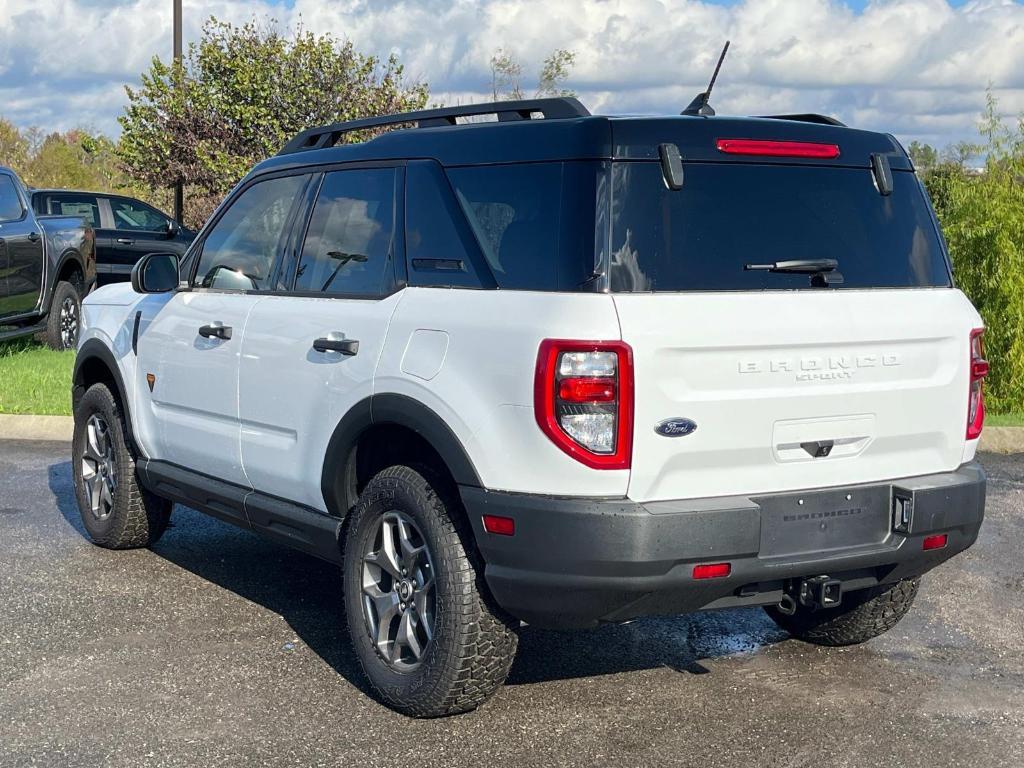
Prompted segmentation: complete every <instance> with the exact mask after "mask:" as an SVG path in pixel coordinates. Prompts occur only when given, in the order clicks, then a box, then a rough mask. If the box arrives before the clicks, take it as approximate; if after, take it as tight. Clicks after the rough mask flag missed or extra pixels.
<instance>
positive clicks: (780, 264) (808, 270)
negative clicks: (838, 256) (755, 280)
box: [743, 259, 839, 275]
mask: <svg viewBox="0 0 1024 768" xmlns="http://www.w3.org/2000/svg"><path fill="white" fill-rule="evenodd" d="M743 269H744V270H746V271H761V272H785V273H788V274H794V275H817V274H819V273H821V272H835V271H836V270H837V269H839V262H838V261H836V260H835V259H792V260H791V261H773V262H772V263H771V264H744V265H743Z"/></svg>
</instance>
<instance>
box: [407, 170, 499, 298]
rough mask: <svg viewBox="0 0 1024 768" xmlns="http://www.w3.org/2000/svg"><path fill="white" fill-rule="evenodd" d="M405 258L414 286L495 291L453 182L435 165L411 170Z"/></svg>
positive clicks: (408, 172)
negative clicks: (492, 289)
mask: <svg viewBox="0 0 1024 768" xmlns="http://www.w3.org/2000/svg"><path fill="white" fill-rule="evenodd" d="M405 255H406V261H407V262H408V265H409V284H410V285H416V286H440V287H445V288H484V287H487V288H493V287H494V280H493V278H492V277H491V276H490V274H489V272H490V271H489V270H488V269H487V266H486V265H485V264H483V263H482V257H481V255H480V249H479V248H478V247H477V245H476V242H475V240H474V239H473V234H472V233H471V232H470V231H469V229H468V227H467V226H466V223H465V216H464V215H463V213H462V210H461V209H460V208H459V204H458V202H457V201H456V200H455V196H454V195H453V194H452V190H451V186H450V185H449V184H448V179H447V178H446V177H445V175H444V171H443V170H442V169H441V167H440V165H438V164H437V163H436V162H434V161H433V160H413V161H410V162H409V164H408V165H407V166H406V170H405Z"/></svg>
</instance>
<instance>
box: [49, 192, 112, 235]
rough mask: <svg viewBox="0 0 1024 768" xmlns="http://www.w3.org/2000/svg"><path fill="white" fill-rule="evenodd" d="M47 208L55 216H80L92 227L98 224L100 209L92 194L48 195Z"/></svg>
mask: <svg viewBox="0 0 1024 768" xmlns="http://www.w3.org/2000/svg"><path fill="white" fill-rule="evenodd" d="M47 201H48V203H47V206H46V207H47V210H48V212H49V213H51V214H54V215H57V216H80V217H81V218H82V221H84V222H85V223H86V224H88V225H89V226H90V227H93V228H94V229H95V228H96V227H98V226H99V225H100V209H99V205H98V204H97V202H96V198H95V197H94V196H93V195H63V194H62V195H48V196H47Z"/></svg>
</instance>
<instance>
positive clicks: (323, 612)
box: [49, 462, 787, 695]
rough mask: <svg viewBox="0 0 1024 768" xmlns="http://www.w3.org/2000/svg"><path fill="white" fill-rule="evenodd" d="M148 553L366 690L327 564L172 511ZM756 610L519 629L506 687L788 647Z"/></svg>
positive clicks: (61, 467) (74, 520)
mask: <svg viewBox="0 0 1024 768" xmlns="http://www.w3.org/2000/svg"><path fill="white" fill-rule="evenodd" d="M70 472H71V468H70V464H69V463H68V462H64V463H61V464H55V465H53V466H51V467H50V473H49V474H50V488H51V490H52V491H53V494H54V497H55V499H56V502H57V505H58V508H59V509H60V512H61V514H62V515H63V516H64V518H65V519H66V520H67V521H68V523H69V524H70V525H71V526H72V527H73V528H75V530H77V531H78V532H79V533H80V534H81V535H82V536H83V537H85V536H86V533H85V529H84V528H83V527H82V521H81V518H80V516H79V512H78V506H77V504H76V502H75V500H74V497H73V493H72V492H70V485H71V484H70ZM151 551H152V552H153V554H155V555H158V556H159V557H161V558H163V559H165V560H167V561H168V562H170V563H173V564H174V565H176V566H178V567H179V568H183V569H185V570H187V571H189V572H191V573H193V574H195V575H196V576H198V577H200V578H202V579H205V580H206V581H209V582H211V583H213V584H216V585H217V586H219V587H221V588H223V589H226V590H228V591H230V592H232V593H234V594H236V595H239V596H240V597H243V598H245V599H246V600H249V601H251V602H253V603H256V604H258V605H261V606H263V607H264V608H266V609H267V610H268V611H271V612H273V613H275V614H277V615H279V616H281V617H282V618H283V619H284V620H285V621H286V622H287V623H288V625H289V626H290V627H291V629H292V630H293V631H294V633H295V635H296V637H297V638H298V639H299V640H300V641H301V642H303V643H304V644H306V645H307V646H308V647H309V648H310V649H311V650H312V651H314V652H315V653H316V654H317V655H318V656H320V658H322V659H323V660H324V661H325V662H326V663H327V664H329V665H330V666H331V667H332V668H333V669H334V670H335V671H336V672H337V673H338V674H340V675H342V676H343V677H344V678H345V679H346V680H348V681H349V682H350V683H351V684H352V685H354V686H355V687H357V688H358V689H359V690H361V691H362V692H364V693H367V694H368V695H371V692H370V689H369V685H368V683H367V681H366V679H365V677H364V676H363V673H362V670H361V669H360V667H359V663H358V661H357V659H356V657H355V655H354V653H353V652H352V651H351V650H350V648H349V643H348V636H347V629H346V626H345V616H344V609H343V606H342V600H341V573H340V570H339V569H338V568H337V567H336V566H333V565H331V564H329V563H326V562H323V561H321V560H318V559H317V558H314V557H312V556H310V555H306V554H304V553H301V552H297V551H292V550H289V549H286V548H284V547H280V546H277V545H276V544H272V543H270V542H267V541H264V540H263V539H261V538H259V537H258V536H256V535H255V534H253V533H251V532H248V531H244V530H242V529H239V528H236V527H235V526H233V525H229V524H228V523H224V522H221V521H219V520H216V519H214V518H211V517H208V516H206V515H203V514H201V513H199V512H196V511H194V510H192V509H189V508H187V507H183V506H181V505H175V508H174V513H173V515H172V517H171V525H170V527H169V528H168V530H167V532H166V533H165V534H164V536H163V538H162V539H161V540H160V541H159V542H158V543H157V544H156V545H155V546H154V547H153V548H152V549H151ZM786 637H787V635H786V633H785V632H782V631H781V630H779V629H778V628H777V627H776V626H775V625H774V624H773V623H772V622H771V620H770V619H769V618H768V617H767V616H766V615H765V614H764V612H763V611H761V610H760V609H739V610H727V611H716V612H709V613H698V614H691V615H687V616H677V617H665V618H650V619H642V620H639V621H635V622H632V623H629V624H624V625H608V626H602V627H599V628H596V629H592V630H583V631H575V632H556V631H547V630H540V629H533V628H530V627H524V628H523V629H522V631H521V632H520V640H519V652H518V653H517V655H516V660H515V663H514V664H513V666H512V671H511V673H510V675H509V678H508V684H509V685H525V684H531V683H541V682H549V681H554V680H565V679H572V678H585V677H595V676H601V675H610V674H617V673H621V672H632V671H638V670H644V669H655V668H662V667H668V668H671V669H674V670H677V671H679V672H685V673H690V674H705V673H707V672H709V670H708V668H707V667H705V666H704V665H703V664H702V663H701V662H703V661H706V660H709V659H714V658H717V657H720V656H727V655H732V654H738V653H750V652H753V651H756V650H757V649H759V648H761V647H764V646H766V645H770V644H773V643H776V642H779V641H781V640H784V639H786Z"/></svg>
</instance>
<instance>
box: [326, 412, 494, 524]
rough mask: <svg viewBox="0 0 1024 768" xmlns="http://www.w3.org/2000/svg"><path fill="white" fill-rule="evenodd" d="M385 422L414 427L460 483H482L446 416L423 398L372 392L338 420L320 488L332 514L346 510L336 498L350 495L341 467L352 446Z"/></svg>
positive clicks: (409, 427)
mask: <svg viewBox="0 0 1024 768" xmlns="http://www.w3.org/2000/svg"><path fill="white" fill-rule="evenodd" d="M381 424H394V425H396V426H400V427H406V428H407V429H411V430H412V431H414V432H415V433H416V434H418V435H419V436H420V437H422V438H423V439H424V440H426V442H427V443H428V444H429V445H430V446H431V447H432V448H433V449H434V450H435V451H437V453H438V454H439V455H440V456H441V459H442V460H443V461H444V463H445V465H446V466H447V467H448V471H449V472H451V475H452V478H453V479H454V480H455V482H456V483H457V484H459V485H468V486H472V487H475V488H479V487H480V486H481V483H480V476H479V475H478V474H477V472H476V468H475V467H474V466H473V462H472V460H471V459H470V458H469V454H468V453H467V452H466V449H465V448H464V447H463V445H462V442H461V441H460V440H459V438H458V437H457V436H456V435H455V433H454V432H453V431H452V429H451V427H449V426H448V424H447V423H445V421H444V419H442V418H441V417H440V416H438V415H437V414H436V413H435V412H434V411H433V410H431V409H430V408H429V407H427V406H426V405H424V404H423V403H421V402H420V401H419V400H416V399H414V398H412V397H408V396H406V395H399V394H394V393H381V394H376V395H370V396H369V397H367V398H365V399H363V400H361V401H359V402H358V403H356V405H355V406H353V407H352V408H350V409H349V411H348V413H346V414H345V415H344V416H343V417H342V419H341V421H340V422H338V426H337V427H335V429H334V433H333V434H332V435H331V440H330V442H329V443H328V444H327V452H326V454H325V456H324V464H323V470H322V472H321V478H320V490H321V493H322V494H323V497H324V502H325V503H326V504H327V508H328V509H329V510H331V512H332V514H344V512H345V510H343V509H335V507H336V506H337V505H336V504H335V503H334V500H336V499H344V498H345V497H346V489H345V483H346V477H345V476H344V473H343V472H341V471H339V470H340V468H342V467H344V466H346V464H347V461H348V458H349V456H350V454H351V452H352V449H353V448H355V446H356V445H357V444H358V443H359V439H360V438H361V437H362V435H363V433H364V432H366V430H368V429H369V428H370V427H374V426H379V425H381Z"/></svg>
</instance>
